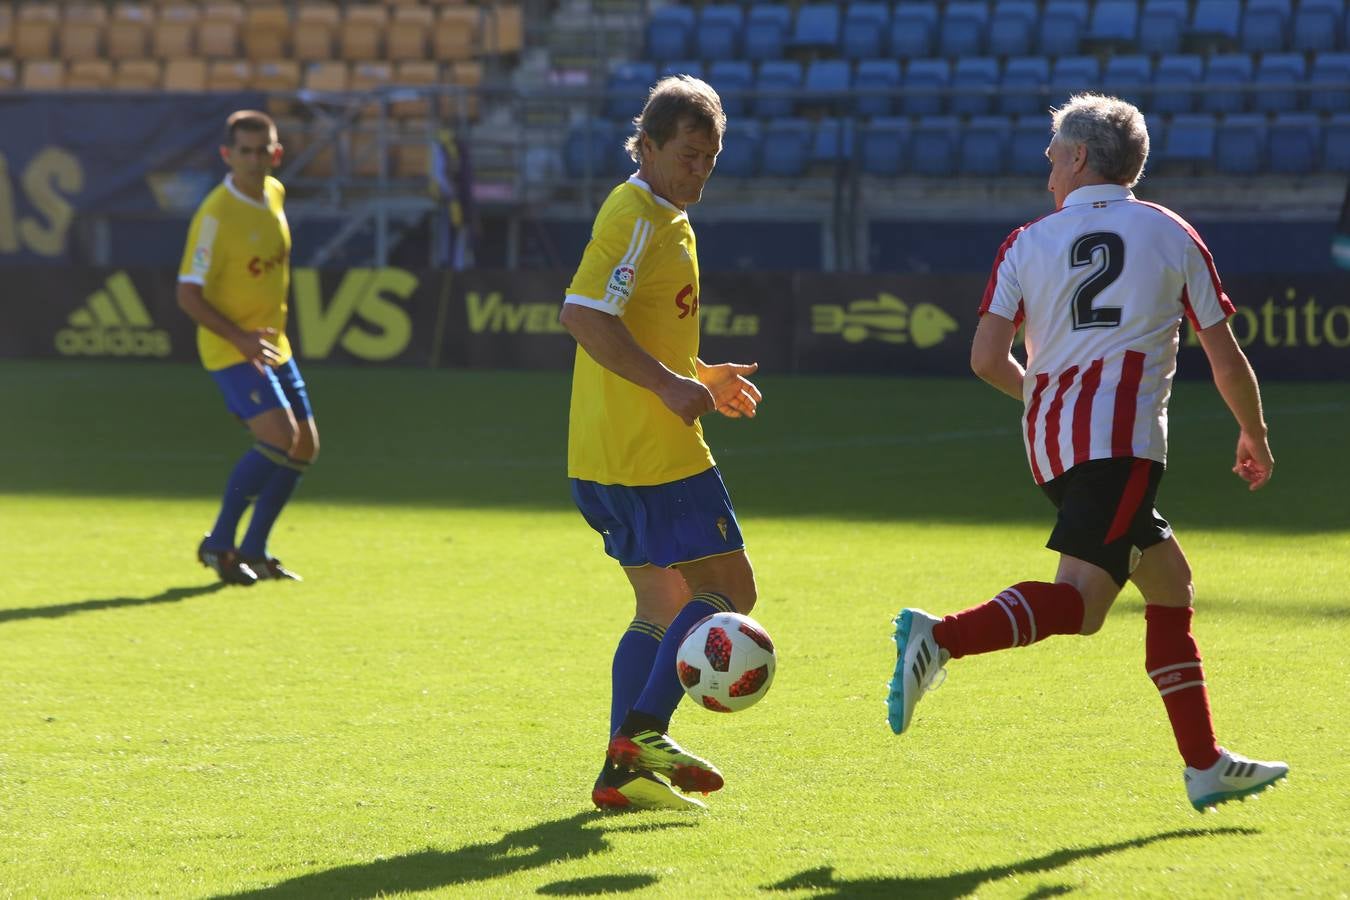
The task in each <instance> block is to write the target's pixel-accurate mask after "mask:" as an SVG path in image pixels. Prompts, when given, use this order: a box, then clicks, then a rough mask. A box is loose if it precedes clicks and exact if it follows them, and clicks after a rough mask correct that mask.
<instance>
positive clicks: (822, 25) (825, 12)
mask: <svg viewBox="0 0 1350 900" xmlns="http://www.w3.org/2000/svg"><path fill="white" fill-rule="evenodd" d="M788 46H789V47H791V48H793V49H796V50H819V51H823V52H826V53H834V52H836V51H837V50H838V49H839V6H838V5H837V4H834V3H803V4H802V5H801V6H799V7H797V20H796V22H795V23H794V24H793V28H792V37H791V38H790V39H789V40H788Z"/></svg>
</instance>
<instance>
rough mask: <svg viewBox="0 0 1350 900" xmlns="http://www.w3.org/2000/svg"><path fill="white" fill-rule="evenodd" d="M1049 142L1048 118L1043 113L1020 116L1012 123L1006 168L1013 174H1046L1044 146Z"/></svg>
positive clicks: (1047, 169)
mask: <svg viewBox="0 0 1350 900" xmlns="http://www.w3.org/2000/svg"><path fill="white" fill-rule="evenodd" d="M1049 143H1050V120H1049V119H1047V118H1046V117H1045V116H1044V115H1030V116H1021V117H1019V118H1018V120H1017V123H1016V124H1015V125H1013V131H1012V143H1011V145H1010V146H1009V148H1008V170H1009V172H1011V173H1013V174H1015V175H1048V174H1049V173H1050V163H1049V161H1048V160H1047V159H1046V158H1045V148H1046V146H1047V145H1048V144H1049Z"/></svg>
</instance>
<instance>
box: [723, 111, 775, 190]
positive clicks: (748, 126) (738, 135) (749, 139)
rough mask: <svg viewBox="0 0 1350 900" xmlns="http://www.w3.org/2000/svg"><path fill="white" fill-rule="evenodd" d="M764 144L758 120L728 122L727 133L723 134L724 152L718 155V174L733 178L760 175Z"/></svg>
mask: <svg viewBox="0 0 1350 900" xmlns="http://www.w3.org/2000/svg"><path fill="white" fill-rule="evenodd" d="M763 144H764V137H763V134H762V133H761V132H760V128H759V123H758V122H747V121H744V120H742V121H736V120H732V121H730V122H728V123H727V131H726V134H724V135H722V153H721V155H719V156H718V157H717V171H718V174H720V175H729V176H731V177H732V178H753V177H754V176H756V175H758V174H759V161H760V154H761V153H762V152H763Z"/></svg>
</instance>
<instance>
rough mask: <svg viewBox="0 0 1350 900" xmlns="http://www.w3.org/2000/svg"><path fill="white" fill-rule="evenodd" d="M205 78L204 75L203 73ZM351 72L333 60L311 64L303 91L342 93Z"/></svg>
mask: <svg viewBox="0 0 1350 900" xmlns="http://www.w3.org/2000/svg"><path fill="white" fill-rule="evenodd" d="M182 61H183V62H197V60H182ZM172 65H173V64H172V63H170V64H169V66H166V67H165V70H164V81H165V87H168V81H169V72H170V68H171V67H172ZM203 77H205V73H203ZM351 77H352V75H351V70H350V69H349V68H348V66H347V64H346V63H345V62H342V61H340V60H333V61H330V62H312V63H310V64H309V65H307V66H305V76H304V86H303V90H305V91H311V92H314V93H319V94H328V93H334V94H337V93H342V92H344V91H346V90H347V88H348V87H349V86H350V85H351Z"/></svg>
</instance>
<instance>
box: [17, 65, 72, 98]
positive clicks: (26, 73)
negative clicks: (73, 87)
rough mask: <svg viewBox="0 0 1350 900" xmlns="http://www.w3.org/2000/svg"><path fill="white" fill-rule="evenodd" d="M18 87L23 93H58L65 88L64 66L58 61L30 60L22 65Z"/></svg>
mask: <svg viewBox="0 0 1350 900" xmlns="http://www.w3.org/2000/svg"><path fill="white" fill-rule="evenodd" d="M19 86H20V87H22V88H23V89H24V90H25V91H59V90H62V89H64V88H65V86H66V64H65V63H63V62H61V60H59V59H30V60H28V61H27V62H25V63H24V64H23V70H22V74H21V76H20V78H19Z"/></svg>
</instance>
